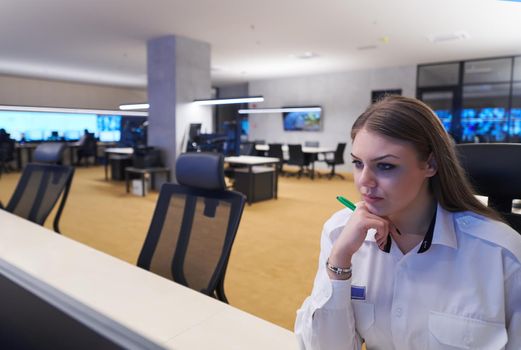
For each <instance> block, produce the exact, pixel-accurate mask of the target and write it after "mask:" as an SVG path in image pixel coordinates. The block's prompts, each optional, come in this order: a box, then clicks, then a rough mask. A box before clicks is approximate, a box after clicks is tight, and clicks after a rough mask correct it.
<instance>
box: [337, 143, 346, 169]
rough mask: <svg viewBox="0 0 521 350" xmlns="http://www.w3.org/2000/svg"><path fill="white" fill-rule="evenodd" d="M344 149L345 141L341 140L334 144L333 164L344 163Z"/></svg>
mask: <svg viewBox="0 0 521 350" xmlns="http://www.w3.org/2000/svg"><path fill="white" fill-rule="evenodd" d="M345 150H346V143H345V142H342V143H339V144H338V145H337V146H336V151H335V164H344V151H345Z"/></svg>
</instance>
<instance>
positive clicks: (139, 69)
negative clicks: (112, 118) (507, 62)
mask: <svg viewBox="0 0 521 350" xmlns="http://www.w3.org/2000/svg"><path fill="white" fill-rule="evenodd" d="M0 33H1V34H0V74H9V75H19V76H30V77H40V78H51V79H58V80H67V81H80V82H89V83H101V84H110V85H119V86H129V87H144V86H146V42H147V40H149V39H151V38H156V37H159V36H164V35H181V36H185V37H189V38H192V39H197V40H201V41H205V42H208V43H210V44H211V52H212V53H211V61H212V82H213V84H214V85H215V86H223V85H229V84H234V83H240V82H247V81H252V80H258V79H273V78H281V77H289V76H303V75H311V74H319V73H330V72H341V71H348V70H358V69H366V68H376V67H389V66H399V65H415V64H419V63H431V62H441V61H450V60H461V59H472V58H482V57H494V56H502V55H515V54H520V53H521V3H519V2H513V1H499V0H429V1H427V0H394V1H391V0H321V1H320V0H263V1H258V0H256V1H252V0H218V1H216V0H185V1H180V0H170V1H168V0H90V1H84V0H45V1H41V0H1V4H0ZM454 34H456V35H455V36H456V37H458V36H459V37H465V39H454V40H443V39H444V38H445V39H447V37H450V36H453V35H454ZM432 37H438V38H441V39H442V40H441V41H439V42H437V43H434V42H432V41H431V40H429V38H431V39H432ZM309 52H312V53H313V55H316V57H311V58H298V56H302V55H304V56H306V55H309V54H306V53H309Z"/></svg>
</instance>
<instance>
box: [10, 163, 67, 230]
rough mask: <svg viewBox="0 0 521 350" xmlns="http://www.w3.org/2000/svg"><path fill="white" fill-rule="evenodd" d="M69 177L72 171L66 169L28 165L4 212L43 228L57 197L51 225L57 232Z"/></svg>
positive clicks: (57, 166)
mask: <svg viewBox="0 0 521 350" xmlns="http://www.w3.org/2000/svg"><path fill="white" fill-rule="evenodd" d="M73 176H74V168H73V167H70V166H63V165H52V164H36V163H29V164H27V165H26V166H25V168H24V170H23V172H22V176H21V177H20V180H19V181H18V184H17V186H16V189H15V191H14V193H13V196H12V197H11V199H10V200H9V203H7V205H6V207H5V210H6V211H8V212H10V213H13V214H15V215H18V216H20V217H23V218H25V219H27V220H29V221H32V222H34V223H36V224H39V225H43V224H44V223H45V220H46V219H47V217H48V216H49V214H50V213H51V211H52V209H53V208H54V206H55V205H56V202H57V201H58V199H59V198H60V196H61V202H60V205H59V206H58V211H57V212H56V216H55V217H54V222H53V228H54V231H56V232H57V233H61V232H60V228H59V222H60V217H61V214H62V212H63V208H64V207H65V202H66V201H67V196H68V195H69V190H70V187H71V183H72V178H73ZM1 206H2V205H1V203H0V207H1Z"/></svg>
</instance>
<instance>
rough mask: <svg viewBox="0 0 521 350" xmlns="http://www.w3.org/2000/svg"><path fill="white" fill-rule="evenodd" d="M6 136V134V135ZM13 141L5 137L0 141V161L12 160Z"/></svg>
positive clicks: (13, 151)
mask: <svg viewBox="0 0 521 350" xmlns="http://www.w3.org/2000/svg"><path fill="white" fill-rule="evenodd" d="M6 135H8V134H6ZM14 153H15V140H13V139H10V138H9V137H6V138H5V139H4V140H0V161H2V162H10V161H12V160H14Z"/></svg>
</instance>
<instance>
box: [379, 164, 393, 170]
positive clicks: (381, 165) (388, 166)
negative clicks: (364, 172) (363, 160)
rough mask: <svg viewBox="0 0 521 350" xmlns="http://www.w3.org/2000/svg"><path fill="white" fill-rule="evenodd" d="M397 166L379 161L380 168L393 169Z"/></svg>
mask: <svg viewBox="0 0 521 350" xmlns="http://www.w3.org/2000/svg"><path fill="white" fill-rule="evenodd" d="M394 168H396V165H394V164H389V163H378V169H380V170H392V169H394Z"/></svg>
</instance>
